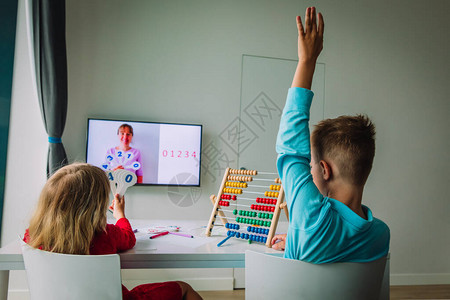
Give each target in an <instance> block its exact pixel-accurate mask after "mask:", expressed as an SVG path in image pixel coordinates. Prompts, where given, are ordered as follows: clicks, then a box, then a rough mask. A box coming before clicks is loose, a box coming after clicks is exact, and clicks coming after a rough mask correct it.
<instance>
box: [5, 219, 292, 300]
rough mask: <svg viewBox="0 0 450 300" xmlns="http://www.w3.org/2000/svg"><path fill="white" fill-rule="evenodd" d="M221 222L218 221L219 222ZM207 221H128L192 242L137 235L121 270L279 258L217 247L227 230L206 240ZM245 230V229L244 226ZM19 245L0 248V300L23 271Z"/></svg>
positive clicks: (236, 264)
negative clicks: (170, 229)
mask: <svg viewBox="0 0 450 300" xmlns="http://www.w3.org/2000/svg"><path fill="white" fill-rule="evenodd" d="M219 222H220V221H219ZM206 223H207V222H206V221H159V220H155V221H145V220H131V224H132V227H133V228H137V229H141V231H144V230H143V229H145V228H148V227H150V226H154V225H176V226H180V227H181V229H180V232H183V233H188V234H191V235H193V236H194V238H187V237H182V236H177V235H171V234H168V235H165V236H161V237H158V238H155V239H149V237H150V235H149V234H147V233H145V232H137V233H136V239H137V242H136V246H135V247H134V248H133V249H131V250H128V251H126V252H123V253H120V262H121V267H122V269H165V268H244V265H245V254H244V253H245V250H247V249H252V250H255V251H258V252H263V253H274V254H278V255H282V253H281V252H280V251H276V250H273V249H271V248H267V247H266V246H265V245H263V244H261V243H252V244H251V245H249V244H248V242H247V241H245V240H241V239H236V238H231V239H229V240H228V241H227V242H225V243H224V244H223V245H222V246H221V247H217V244H218V243H219V242H220V241H222V240H223V239H224V238H225V237H226V229H225V228H223V227H219V226H215V227H214V229H213V235H212V236H211V237H206V236H205V230H206V228H205V225H206ZM243 227H244V226H243ZM286 228H287V223H281V222H280V224H279V225H278V230H277V232H286ZM24 269H25V267H24V263H23V257H22V251H21V248H20V244H19V241H16V242H12V243H10V244H8V245H6V246H5V247H2V248H0V300H3V299H6V298H7V295H8V281H9V271H10V270H24Z"/></svg>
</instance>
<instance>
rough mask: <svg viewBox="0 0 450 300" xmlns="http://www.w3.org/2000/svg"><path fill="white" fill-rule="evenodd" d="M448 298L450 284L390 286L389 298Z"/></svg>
mask: <svg viewBox="0 0 450 300" xmlns="http://www.w3.org/2000/svg"><path fill="white" fill-rule="evenodd" d="M199 294H200V295H201V296H202V297H203V299H204V300H244V299H245V290H243V289H239V290H234V291H208V292H199ZM400 299H402V300H403V299H450V285H414V286H411V285H408V286H391V300H400Z"/></svg>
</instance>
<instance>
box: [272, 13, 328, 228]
mask: <svg viewBox="0 0 450 300" xmlns="http://www.w3.org/2000/svg"><path fill="white" fill-rule="evenodd" d="M315 14H316V12H315V8H308V9H307V10H306V16H305V27H303V25H302V22H301V18H300V17H297V28H298V56H299V62H298V65H297V70H296V72H295V75H294V79H293V81H292V87H293V88H291V89H289V92H288V97H287V100H286V105H285V108H284V111H283V116H282V118H281V122H280V129H279V132H278V138H277V145H276V148H277V153H278V154H279V156H278V160H277V168H278V172H279V174H280V177H281V179H282V182H283V186H284V188H285V192H286V201H287V203H288V205H289V212H290V219H291V221H292V222H291V225H294V224H296V225H294V226H297V225H298V226H301V227H303V228H306V227H309V226H310V225H311V224H312V223H314V220H317V217H318V215H317V210H315V209H312V208H313V207H316V208H319V207H320V206H321V203H322V200H323V197H322V196H321V195H320V192H319V191H318V190H317V188H316V187H315V185H314V183H313V180H312V176H311V171H310V165H309V164H310V160H311V150H310V141H309V138H310V136H309V126H308V122H309V113H310V106H311V102H312V98H313V93H312V92H311V91H310V88H311V83H312V78H313V74H314V70H315V64H316V60H317V57H318V56H319V54H320V52H321V50H322V45H323V28H324V25H323V18H322V15H321V14H319V17H318V19H319V25H318V26H317V25H316V22H317V21H316V17H315ZM301 187H304V188H302V189H300V188H301ZM301 199H308V201H297V200H301ZM305 205H306V206H307V207H305ZM293 206H295V209H294V207H293ZM294 212H295V213H294ZM307 216H314V217H312V218H309V217H307ZM298 222H300V223H301V224H300V223H298ZM291 225H290V226H291Z"/></svg>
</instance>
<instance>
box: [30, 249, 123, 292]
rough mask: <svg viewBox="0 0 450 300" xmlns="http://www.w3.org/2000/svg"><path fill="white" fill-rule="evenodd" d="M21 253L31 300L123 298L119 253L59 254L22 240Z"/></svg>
mask: <svg viewBox="0 0 450 300" xmlns="http://www.w3.org/2000/svg"><path fill="white" fill-rule="evenodd" d="M22 253H23V260H24V263H25V270H26V272H27V279H28V287H29V290H30V299H31V300H44V299H46V300H48V299H55V300H61V299H65V300H71V299H73V300H80V299H83V300H90V299H92V300H98V299H122V284H121V276H120V258H119V255H118V254H111V255H69V254H60V253H53V252H48V251H42V250H39V249H35V248H33V247H31V246H29V245H28V244H26V243H24V242H22Z"/></svg>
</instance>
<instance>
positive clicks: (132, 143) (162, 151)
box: [86, 118, 202, 186]
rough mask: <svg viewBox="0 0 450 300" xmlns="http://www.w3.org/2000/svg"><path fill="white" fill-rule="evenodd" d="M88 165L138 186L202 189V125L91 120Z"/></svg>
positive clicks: (87, 153)
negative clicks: (125, 174) (123, 175)
mask: <svg viewBox="0 0 450 300" xmlns="http://www.w3.org/2000/svg"><path fill="white" fill-rule="evenodd" d="M87 128H88V129H87V150H86V162H87V163H89V164H92V165H95V166H98V167H100V168H102V169H104V170H105V171H106V170H115V169H118V168H123V169H126V170H129V171H132V172H134V173H135V174H136V175H137V178H138V183H137V184H144V185H145V184H146V185H178V186H179V185H185V186H200V166H201V163H200V159H201V157H200V152H201V144H202V125H194V124H172V123H155V122H141V121H125V120H106V119H93V118H89V119H88V126H87Z"/></svg>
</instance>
